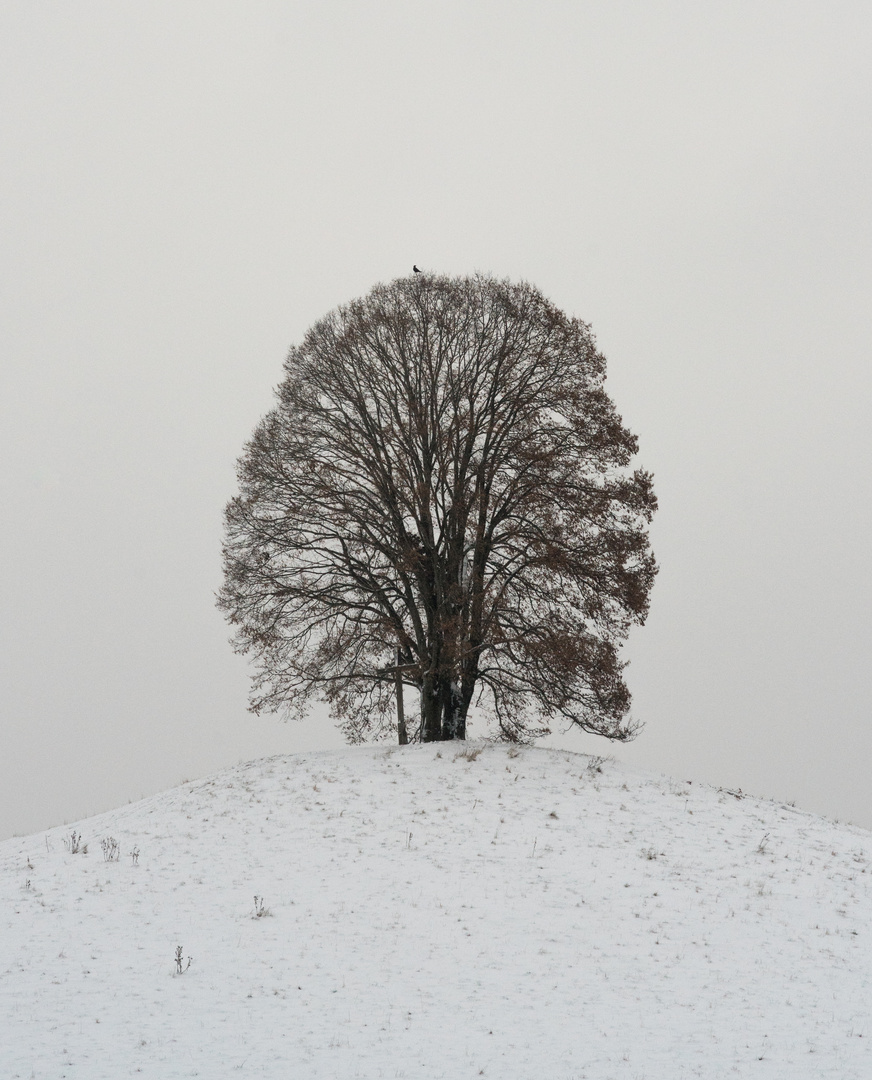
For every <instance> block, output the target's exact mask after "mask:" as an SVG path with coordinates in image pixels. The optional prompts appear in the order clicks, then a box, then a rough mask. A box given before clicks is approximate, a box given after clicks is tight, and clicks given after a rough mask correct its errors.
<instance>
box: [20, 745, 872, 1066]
mask: <svg viewBox="0 0 872 1080" xmlns="http://www.w3.org/2000/svg"><path fill="white" fill-rule="evenodd" d="M469 746H470V752H469V754H468V757H462V756H458V753H459V748H458V746H457V745H450V744H441V745H438V746H436V745H429V746H423V747H421V746H415V747H407V748H403V749H399V748H393V749H387V750H386V749H385V748H384V747H377V748H363V749H353V750H346V751H333V752H328V753H307V754H301V755H298V756H290V757H275V758H269V759H266V760H263V761H256V762H252V763H250V764H247V765H242V766H239V767H237V768H234V769H230V770H228V771H225V772H221V773H219V774H218V775H216V776H213V777H211V778H209V779H206V780H202V781H198V782H196V783H190V784H185V785H184V786H182V787H180V788H177V789H175V790H173V791H169V792H166V793H163V794H161V795H157V796H155V797H153V798H150V799H146V800H144V801H143V802H140V803H137V804H134V805H130V806H126V807H124V808H122V809H119V810H116V811H113V812H111V813H107V814H101V815H99V816H98V817H94V818H91V819H89V820H87V821H84V822H82V823H80V824H77V825H75V826H69V827H66V828H62V829H61V828H58V829H53V830H51V831H49V832H47V833H40V834H38V835H35V836H30V837H26V838H14V839H12V840H7V841H4V842H3V843H0V895H2V913H3V914H2V918H0V1020H2V1021H3V1026H2V1028H0V1078H2V1080H6V1078H19V1077H20V1078H23V1080H25V1078H28V1080H29V1078H34V1080H42V1078H51V1080H56V1078H59V1077H70V1078H72V1077H76V1078H88V1080H91V1078H103V1077H105V1078H107V1080H109V1078H111V1080H119V1078H122V1077H132V1076H145V1077H149V1078H156V1080H172V1078H176V1077H193V1076H200V1077H209V1078H219V1077H230V1076H236V1075H241V1076H245V1077H271V1078H324V1080H328V1078H329V1080H346V1078H352V1077H360V1078H366V1080H375V1078H382V1077H384V1078H391V1080H394V1078H410V1080H411V1078H419V1080H429V1078H434V1080H435V1078H450V1080H465V1078H467V1077H469V1078H472V1077H479V1076H483V1077H491V1078H493V1080H514V1078H523V1080H533V1078H537V1080H538V1078H548V1080H551V1078H555V1080H582V1078H588V1080H606V1078H610V1077H621V1078H629V1080H636V1078H647V1080H653V1078H668V1080H681V1078H684V1077H706V1078H721V1077H724V1078H731V1077H754V1078H757V1077H760V1078H767V1080H768V1078H774V1077H779V1078H782V1077H783V1078H785V1080H787V1078H789V1080H799V1078H805V1077H808V1078H812V1077H813V1078H816V1080H817V1078H826V1077H833V1078H838V1080H849V1078H854V1077H856V1078H861V1077H862V1078H864V1080H866V1078H868V1077H872V1053H870V1049H872V1025H870V1023H869V1008H870V1004H872V997H870V990H872V981H870V969H872V925H870V895H869V884H870V878H872V871H870V870H869V852H870V849H872V845H870V839H872V837H870V834H869V833H868V832H866V831H864V830H861V829H859V828H854V827H852V826H847V825H839V824H834V823H833V822H830V821H826V820H824V819H822V818H819V817H815V816H813V815H810V814H807V813H802V812H799V811H797V810H795V809H792V808H790V807H788V806H784V805H781V804H777V803H772V802H764V801H760V800H755V799H751V798H746V797H743V796H741V795H740V793H730V792H727V791H721V790H718V789H716V788H711V787H707V786H704V785H700V784H695V783H693V784H692V783H689V782H683V781H677V780H671V779H665V778H663V777H657V776H652V775H649V774H646V773H642V772H640V771H638V770H633V769H630V768H627V767H623V766H618V765H615V764H613V763H609V762H606V763H605V764H603V765H602V766H601V771H598V769H597V761H596V760H595V759H594V760H591V759H589V758H587V757H585V756H583V755H578V754H570V753H566V752H561V751H551V750H536V749H524V750H521V751H520V752H517V751H515V750H509V749H507V748H505V747H502V746H488V747H485V748H483V749H481V752H480V753H479V754H478V755H477V756H476V750H477V749H480V747H478V746H475V745H472V744H469ZM73 831H75V832H77V833H81V834H82V837H83V841H84V842H86V843H87V844H88V852H87V854H82V853H81V852H80V853H78V854H73V853H71V852H70V851H69V850H67V847H68V844H65V843H64V841H65V839H66V840H67V842H69V840H70V835H71V833H72V832H73ZM109 837H113V838H115V839H116V840H117V841H118V843H119V845H120V853H121V857H120V859H119V861H117V862H116V861H111V862H107V861H104V857H103V852H102V850H101V841H103V840H108V838H109ZM135 848H138V849H139V852H140V854H139V857H138V860H137V862H136V863H134V860H133V858H132V857H131V856H130V855H129V852H131V851H133V850H134V849H135ZM255 895H256V896H258V897H260V898H262V902H263V904H264V914H263V915H262V916H257V915H256V914H255V910H256V909H255V901H254V897H255ZM178 945H181V946H182V949H183V957H184V958H185V959H184V963H185V964H187V957H189V956H190V957H191V958H192V960H191V965H190V967H189V968H188V969H187V970H186V971H185V972H184V973H183V974H181V975H179V974H177V972H176V964H175V961H174V957H175V950H176V947H177V946H178Z"/></svg>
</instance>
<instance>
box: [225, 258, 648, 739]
mask: <svg viewBox="0 0 872 1080" xmlns="http://www.w3.org/2000/svg"><path fill="white" fill-rule="evenodd" d="M604 379H605V360H604V358H603V357H602V355H600V354H599V353H598V352H597V350H596V346H595V342H594V339H593V336H592V335H591V331H590V328H589V327H588V326H587V325H586V324H585V323H583V322H580V321H579V320H577V319H570V318H568V317H567V316H566V315H564V314H563V313H562V312H561V311H559V310H557V309H556V308H555V307H554V306H553V305H552V304H550V303H549V302H548V301H547V300H546V299H545V298H544V297H543V296H542V295H541V294H540V293H539V292H538V291H537V290H536V289H535V288H533V287H532V286H531V285H529V284H526V283H521V284H513V283H511V282H507V281H499V280H495V279H494V278H491V277H487V276H477V277H473V278H447V277H438V276H434V275H430V274H420V275H414V276H413V277H410V278H407V279H400V280H398V281H395V282H393V283H391V284H389V285H380V286H377V287H376V288H374V289H373V290H372V291H371V292H370V293H369V294H368V295H367V296H365V297H363V298H362V299H359V300H355V301H353V302H352V303H350V304H348V305H346V306H344V307H341V308H339V309H338V310H336V311H335V312H333V313H331V314H330V315H328V316H327V317H326V318H325V319H323V320H322V321H320V322H318V323H317V324H316V325H315V326H314V327H313V328H312V329H311V330H310V331H309V333H308V334H307V335H306V338H305V340H304V341H303V343H302V344H301V345H300V346H298V347H294V348H292V349H291V351H290V354H289V355H288V359H287V361H286V364H285V377H284V380H283V382H282V383H281V384H280V386H279V387H278V390H277V398H278V403H277V405H276V407H275V408H274V409H273V410H272V411H271V412H270V413H269V414H268V415H267V416H266V417H265V418H264V419H263V421H262V422H261V423H260V425H259V426H258V428H257V430H256V431H255V433H254V435H253V437H252V439H251V441H250V442H249V443H248V445H247V446H246V448H245V451H244V453H243V455H242V457H241V459H240V462H239V483H240V494H239V495H238V496H237V497H236V498H234V499H233V500H232V501H231V502H230V504H229V505H228V507H227V511H226V542H225V548H224V558H225V584H224V587H223V589H222V590H221V592H220V594H219V600H218V602H219V606H220V607H221V609H222V610H223V611H224V612H225V614H226V616H227V617H228V619H229V621H230V622H231V623H232V624H233V625H234V627H235V638H234V643H235V647H236V649H237V650H238V651H239V652H242V653H249V654H252V655H253V658H254V660H255V665H256V675H255V678H254V683H253V691H252V698H251V707H252V709H253V710H254V711H255V712H258V711H260V710H262V709H266V710H270V711H276V710H285V711H288V712H290V713H296V714H301V713H302V711H303V709H304V707H305V705H306V704H307V702H308V700H309V699H310V698H311V697H312V696H313V695H316V696H317V695H320V696H322V697H323V698H325V699H326V700H327V702H328V703H329V704H330V705H331V707H332V711H333V713H334V715H335V716H337V717H338V718H339V719H340V720H341V721H342V726H343V728H344V730H345V733H346V735H347V737H348V738H349V739H350V740H351V741H355V742H357V741H362V740H363V739H365V738H367V737H368V736H375V737H378V736H380V735H384V734H386V733H388V732H389V731H396V730H398V734H399V738H400V740H401V741H405V738H406V725H405V720H404V717H403V713H402V697H401V696H400V701H399V704H400V712H399V723H395V721H394V719H393V716H392V708H393V705H394V702H395V694H396V693H397V688H398V687H399V686H400V683H402V684H404V685H406V686H411V687H414V688H415V689H416V690H417V692H418V694H419V699H420V721H419V723H417V724H415V723H413V725H412V728H411V729H410V731H409V734H408V737H409V738H411V739H416V738H417V739H421V740H423V741H425V742H429V741H434V740H438V739H462V738H465V737H466V719H467V713H468V710H469V708H470V704H471V703H472V701H473V699H474V697H476V699H477V702H478V704H479V705H480V706H481V708H482V709H483V710H484V711H485V712H487V713H488V714H489V715H490V716H491V717H492V718H493V719H495V721H496V724H497V726H498V729H499V732H500V733H501V735H502V736H503V737H504V738H507V739H510V740H526V739H530V738H534V737H536V736H539V735H542V734H546V733H547V732H548V730H549V727H548V725H549V723H550V722H552V721H554V720H555V719H556V720H558V721H560V720H563V721H568V722H570V723H571V724H574V725H576V726H578V727H579V728H582V729H584V730H585V731H589V732H594V733H596V734H599V735H604V736H606V737H608V738H610V739H618V740H626V739H629V738H631V737H632V736H633V734H634V733H635V731H636V730H637V725H636V724H635V722H634V721H632V720H631V719H630V718H629V704H630V695H629V692H628V690H627V687H626V685H625V683H624V680H623V677H622V671H623V667H624V664H623V663H622V662H621V661H620V659H619V655H618V649H619V647H620V645H621V643H622V641H623V640H624V639H625V637H626V635H627V632H628V630H629V629H630V627H631V626H632V625H633V624H634V623H642V622H644V619H645V615H646V613H647V609H648V594H649V591H650V589H651V585H652V583H653V580H654V575H655V573H656V569H657V568H656V564H655V562H654V558H653V556H652V554H651V551H650V548H649V545H648V535H647V524H648V523H649V521H650V519H651V516H652V514H653V512H654V510H655V508H656V499H655V496H654V493H653V490H652V484H651V476H650V475H649V474H648V473H646V472H644V471H642V470H636V471H630V469H629V463H630V460H631V458H632V456H633V455H634V454H635V452H636V449H637V443H636V438H635V436H633V435H632V434H631V433H630V432H629V431H627V430H626V428H624V427H623V425H622V423H621V419H620V417H619V416H618V415H617V413H616V412H615V409H614V406H613V404H612V402H611V400H610V399H609V397H608V395H607V394H606V392H605V389H604V385H603V384H604ZM416 728H417V730H416Z"/></svg>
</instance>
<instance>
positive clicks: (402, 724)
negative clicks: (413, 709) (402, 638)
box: [396, 646, 409, 746]
mask: <svg viewBox="0 0 872 1080" xmlns="http://www.w3.org/2000/svg"><path fill="white" fill-rule="evenodd" d="M402 655H403V654H402V652H401V651H400V648H399V646H397V670H396V680H397V738H398V739H399V741H400V746H406V745H407V743H408V742H409V735H408V732H407V731H406V713H405V710H404V709H403V673H402V672H401V671H400V665H401V664H402V662H403V659H402Z"/></svg>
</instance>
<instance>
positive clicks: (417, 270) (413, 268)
mask: <svg viewBox="0 0 872 1080" xmlns="http://www.w3.org/2000/svg"><path fill="white" fill-rule="evenodd" d="M412 273H413V274H420V273H421V271H420V270H419V269H418V267H417V266H415V264H414V263H412Z"/></svg>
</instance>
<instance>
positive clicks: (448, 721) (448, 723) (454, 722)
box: [442, 681, 466, 742]
mask: <svg viewBox="0 0 872 1080" xmlns="http://www.w3.org/2000/svg"><path fill="white" fill-rule="evenodd" d="M442 709H443V718H442V738H443V739H445V740H446V742H447V741H450V740H452V739H465V738H466V708H465V706H464V702H463V695H462V694H461V691H460V685H459V684H458V683H456V682H453V681H452V682H446V683H444V684H443V690H442Z"/></svg>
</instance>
